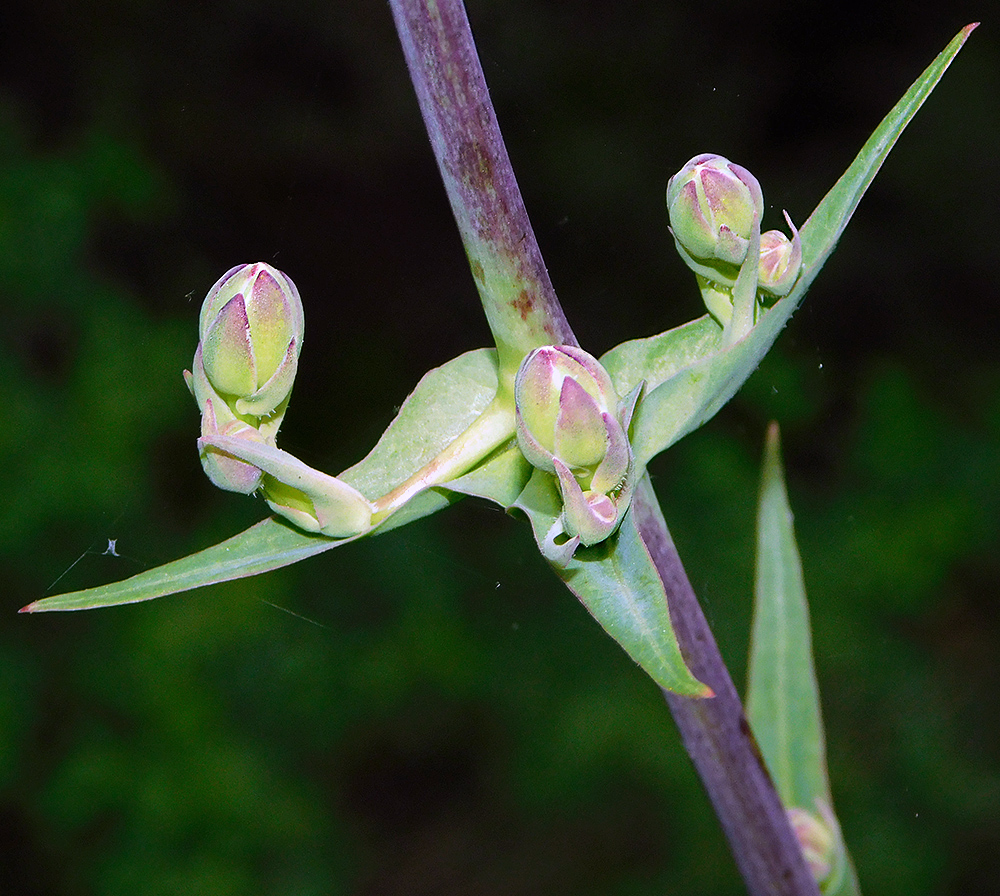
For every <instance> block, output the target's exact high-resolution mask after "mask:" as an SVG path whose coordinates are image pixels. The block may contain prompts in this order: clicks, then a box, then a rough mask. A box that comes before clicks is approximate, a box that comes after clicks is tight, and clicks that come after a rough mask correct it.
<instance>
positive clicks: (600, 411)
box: [514, 345, 637, 561]
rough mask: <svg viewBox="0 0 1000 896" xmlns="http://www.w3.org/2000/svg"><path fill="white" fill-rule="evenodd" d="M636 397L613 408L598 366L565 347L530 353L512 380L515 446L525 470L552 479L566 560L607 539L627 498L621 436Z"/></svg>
mask: <svg viewBox="0 0 1000 896" xmlns="http://www.w3.org/2000/svg"><path fill="white" fill-rule="evenodd" d="M636 397H637V396H636V395H632V396H629V399H628V400H627V401H625V402H621V403H620V402H619V399H618V395H617V393H616V392H615V388H614V385H613V384H612V382H611V377H610V376H609V375H608V372H607V371H606V370H605V369H604V367H603V366H601V363H600V362H599V361H598V360H597V359H596V358H595V357H593V355H590V354H588V353H587V352H585V351H583V350H582V349H580V348H577V347H575V346H571V345H546V346H542V347H541V348H536V349H535V350H534V351H532V352H530V353H529V354H528V355H527V357H525V359H524V361H522V363H521V367H520V368H519V370H518V372H517V376H516V377H515V379H514V403H515V408H516V414H515V421H516V427H517V443H518V446H519V447H520V449H521V452H522V453H523V454H524V456H525V457H526V458H527V459H528V461H529V462H530V463H531V464H532V465H533V466H535V467H538V468H539V469H541V470H544V471H546V472H548V473H554V474H555V475H556V477H557V481H558V484H559V490H560V493H561V494H562V498H563V513H562V516H561V518H560V521H559V525H560V527H561V531H562V532H564V533H565V534H566V535H568V536H569V537H570V547H569V549H568V551H567V556H566V558H565V559H566V560H567V561H568V558H569V556H571V555H572V552H573V550H574V549H575V547H576V545H577V544H583V545H592V544H597V543H598V542H600V541H603V540H604V539H606V538H607V537H608V536H609V535H611V534H612V533H613V532H614V531H615V529H616V528H617V527H618V523H619V522H620V521H621V518H622V516H623V514H624V513H625V510H626V509H627V508H628V505H629V502H630V501H631V497H632V489H633V486H634V482H633V479H634V476H633V464H634V459H633V455H632V448H631V445H630V444H629V441H628V436H627V431H628V424H629V421H630V419H631V414H632V409H633V408H634V406H635V399H636Z"/></svg>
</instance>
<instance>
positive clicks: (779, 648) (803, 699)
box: [746, 424, 858, 896]
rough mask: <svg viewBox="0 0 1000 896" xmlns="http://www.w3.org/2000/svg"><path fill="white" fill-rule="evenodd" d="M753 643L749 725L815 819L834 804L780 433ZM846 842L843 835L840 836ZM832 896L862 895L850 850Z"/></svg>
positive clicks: (766, 486) (764, 514) (765, 488)
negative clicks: (821, 811) (814, 815)
mask: <svg viewBox="0 0 1000 896" xmlns="http://www.w3.org/2000/svg"><path fill="white" fill-rule="evenodd" d="M754 596H755V603H754V620H753V631H752V633H751V640H750V666H749V672H748V685H747V701H746V709H747V718H748V719H749V721H750V725H751V727H752V728H753V731H754V735H755V737H756V739H757V744H758V746H759V747H760V751H761V753H762V755H763V756H764V761H765V763H766V764H767V769H768V771H769V772H770V773H771V777H772V779H773V780H774V784H775V787H776V789H777V791H778V795H779V796H780V797H781V801H782V803H783V804H784V805H785V807H786V808H790V807H797V808H800V809H804V810H806V811H808V812H813V813H815V812H816V811H817V806H819V805H823V806H826V807H829V809H830V811H831V812H832V807H833V799H832V796H831V793H830V782H829V776H828V772H827V764H826V740H825V736H824V734H823V720H822V713H821V710H820V698H819V685H818V684H817V680H816V670H815V667H814V664H813V652H812V633H811V628H810V623H809V607H808V604H807V602H806V592H805V584H804V581H803V577H802V563H801V560H800V557H799V552H798V548H797V546H796V543H795V531H794V526H793V518H792V510H791V507H790V506H789V503H788V493H787V490H786V488H785V480H784V473H783V470H782V464H781V456H780V447H779V438H778V428H777V425H775V424H772V425H771V428H770V429H769V431H768V434H767V442H766V446H765V451H764V464H763V472H762V474H761V488H760V501H759V506H758V510H757V574H756V581H755V587H754ZM835 836H836V839H837V840H838V841H839V840H840V832H839V830H837V831H836V832H835ZM838 848H839V850H840V862H839V865H840V872H841V873H840V874H837V875H834V878H833V879H831V881H830V886H829V888H827V887H824V890H823V891H824V893H825V894H827V896H831V894H840V896H849V894H857V893H858V887H857V879H856V877H855V874H854V870H853V866H852V864H851V862H850V858H849V856H848V855H847V851H846V847H844V845H843V843H842V842H840V843H839V844H838Z"/></svg>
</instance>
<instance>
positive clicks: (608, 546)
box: [514, 470, 712, 697]
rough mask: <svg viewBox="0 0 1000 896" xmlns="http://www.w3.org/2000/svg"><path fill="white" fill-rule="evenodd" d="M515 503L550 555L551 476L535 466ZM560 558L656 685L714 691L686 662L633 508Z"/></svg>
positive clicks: (563, 570)
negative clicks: (610, 531)
mask: <svg viewBox="0 0 1000 896" xmlns="http://www.w3.org/2000/svg"><path fill="white" fill-rule="evenodd" d="M644 486H645V487H650V486H649V485H648V482H646V483H644ZM514 507H515V508H517V509H518V510H521V511H523V512H524V513H525V514H527V516H528V519H529V520H530V522H531V528H532V530H533V531H534V534H535V540H536V541H537V542H538V546H539V549H540V550H541V551H542V553H543V554H546V555H547V556H548V557H550V559H551V558H552V556H553V553H554V551H553V547H554V546H552V545H547V544H546V539H547V538H548V537H549V533H550V532H551V531H552V530H553V526H554V525H555V523H556V520H557V519H558V517H559V515H560V514H561V513H562V500H561V498H560V495H559V491H558V489H557V488H556V484H555V477H553V476H552V475H550V474H548V473H545V472H543V471H541V470H535V471H534V473H533V475H532V477H531V479H530V481H529V482H528V484H527V486H526V487H525V489H524V491H523V492H522V493H521V495H520V496H519V497H518V499H517V501H516V502H515V504H514ZM563 559H564V560H565V565H563V564H562V563H560V562H554V563H553V564H552V565H553V569H555V571H556V573H557V574H558V575H559V577H560V578H561V579H562V580H563V581H564V582H565V583H566V585H567V587H568V588H569V589H570V591H572V592H573V593H574V594H575V595H576V596H577V597H578V598H579V599H580V601H581V602H582V603H583V605H584V606H585V607H586V608H587V609H588V610H589V611H590V613H591V615H592V616H593V617H594V618H595V619H596V620H597V621H598V622H599V623H600V624H601V626H602V627H603V628H604V630H605V631H606V632H607V633H608V634H609V635H611V637H612V638H614V639H615V640H616V641H617V642H618V643H619V644H620V645H621V646H622V647H624V648H625V650H626V652H627V653H628V655H629V656H631V657H632V659H633V660H635V661H636V662H637V663H638V664H639V665H640V666H641V667H642V668H643V669H644V670H645V671H646V672H647V673H648V674H649V676H650V677H651V678H652V679H653V680H654V681H655V682H656V683H657V684H658V685H660V686H661V687H664V688H666V689H667V690H670V691H673V692H674V693H676V694H682V695H684V696H688V697H711V696H712V691H711V690H710V689H709V688H707V687H706V686H705V685H704V684H702V683H701V682H700V681H698V679H696V678H695V677H694V676H693V675H692V674H691V672H690V671H689V670H688V668H687V665H686V664H685V662H684V657H683V656H682V655H681V651H680V647H679V646H678V644H677V637H676V636H675V634H674V629H673V625H672V624H671V621H670V611H669V608H668V606H667V595H666V592H665V591H664V589H663V582H662V581H661V580H660V576H659V574H658V573H657V571H656V567H655V565H654V564H653V561H652V559H651V558H650V556H649V552H648V551H647V549H646V546H645V544H643V541H642V538H641V537H640V536H639V533H638V531H637V529H636V527H635V523H634V521H633V519H632V514H631V513H626V514H625V518H624V519H623V520H622V523H621V525H620V526H619V528H618V531H617V532H616V533H615V534H614V535H612V536H611V537H610V538H608V539H607V540H606V541H603V542H601V543H600V544H597V545H594V546H593V547H589V548H584V547H577V548H576V550H575V552H570V556H566V557H564V558H563Z"/></svg>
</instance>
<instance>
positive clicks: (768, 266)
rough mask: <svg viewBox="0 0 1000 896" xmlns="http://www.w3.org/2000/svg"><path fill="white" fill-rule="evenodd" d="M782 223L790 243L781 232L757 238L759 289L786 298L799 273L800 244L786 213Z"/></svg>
mask: <svg viewBox="0 0 1000 896" xmlns="http://www.w3.org/2000/svg"><path fill="white" fill-rule="evenodd" d="M785 220H786V221H787V222H788V226H789V227H790V228H791V231H792V238H791V239H789V238H788V237H787V236H785V235H784V234H783V233H782V232H781V231H780V230H769V231H767V233H762V234H761V235H760V275H759V279H758V281H757V285H758V288H759V289H762V290H764V292H768V293H770V294H771V295H773V296H778V297H779V298H780V297H782V296H787V295H788V294H789V293H790V292H791V291H792V287H793V286H794V285H795V281H796V280H797V279H798V277H799V271H800V270H801V269H802V240H801V238H800V237H799V232H798V230H796V229H795V225H794V224H793V223H792V219H791V218H790V217H789V216H788V212H785Z"/></svg>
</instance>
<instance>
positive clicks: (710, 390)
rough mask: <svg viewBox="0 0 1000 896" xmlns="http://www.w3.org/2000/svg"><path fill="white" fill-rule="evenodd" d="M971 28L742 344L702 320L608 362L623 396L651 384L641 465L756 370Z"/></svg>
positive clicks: (639, 412) (811, 229)
mask: <svg viewBox="0 0 1000 896" xmlns="http://www.w3.org/2000/svg"><path fill="white" fill-rule="evenodd" d="M974 27H975V25H969V26H967V27H966V28H963V29H962V31H961V32H959V34H958V35H957V36H956V37H955V39H954V40H952V42H951V43H950V44H948V46H947V47H946V48H945V49H944V50H943V51H942V52H941V54H940V55H939V56H938V57H937V58H936V59H935V60H934V62H933V63H931V65H930V66H928V68H927V69H926V70H925V71H924V72H923V74H922V75H921V76H920V77H919V78H918V79H917V80H916V81H915V82H914V84H913V85H912V86H911V87H910V89H909V90H908V91H907V92H906V94H905V95H904V96H903V98H902V99H901V100H900V101H899V102H898V103H897V104H896V105H895V106H894V107H893V109H892V111H891V112H890V113H889V114H888V115H887V116H886V117H885V119H883V121H882V123H881V124H880V125H879V126H878V128H876V130H875V133H874V134H872V136H871V138H870V139H869V140H868V142H867V143H865V145H864V146H863V147H862V149H861V152H859V153H858V155H857V157H856V158H855V159H854V161H853V162H852V163H851V166H850V167H849V168H848V169H847V171H846V172H845V173H844V175H843V176H842V177H841V178H840V180H838V181H837V183H836V184H835V185H834V187H833V189H831V190H830V192H829V193H827V195H826V196H825V197H824V198H823V201H822V202H820V204H819V205H818V206H817V207H816V209H815V210H814V211H813V213H812V215H810V216H809V220H808V221H807V222H806V223H805V225H804V226H803V227H802V231H801V234H802V273H801V275H800V277H799V280H798V283H797V284H796V286H795V288H794V289H793V290H792V292H791V293H789V295H787V296H786V297H785V298H783V299H781V300H780V301H778V302H777V303H775V305H774V307H772V308H771V309H769V310H768V311H766V312H765V313H764V314H763V315H762V316H761V318H760V319H759V321H758V323H757V324H756V326H755V327H754V328H753V329H752V330H751V331H750V333H749V334H747V336H745V337H744V338H743V339H742V340H740V341H738V342H736V343H735V344H734V345H733V346H732V347H731V348H728V349H724V350H720V351H713V349H714V344H713V342H712V340H711V333H710V330H709V329H708V328H709V324H710V323H711V321H710V320H709V321H706V319H705V318H701V319H700V320H698V321H694V322H693V323H691V324H688V325H686V326H685V327H679V328H677V329H676V330H671V331H669V332H668V333H664V334H661V336H659V337H653V338H652V339H651V340H638V341H636V342H634V343H625V344H624V345H623V346H619V347H618V348H616V349H613V350H612V351H611V352H609V353H608V354H607V355H605V359H604V361H605V364H606V366H608V369H609V371H612V378H613V379H615V384H616V387H619V380H621V384H620V389H624V390H626V391H627V389H628V388H630V387H631V386H633V385H635V383H636V382H638V381H639V380H640V379H647V380H648V383H647V388H646V395H645V398H644V399H643V400H642V401H641V402H640V404H639V407H638V408H637V409H636V415H635V420H634V422H633V424H632V427H633V429H632V432H633V435H632V445H633V448H634V449H635V454H636V461H637V462H638V463H639V464H640V465H644V464H645V463H647V462H648V461H649V459H650V458H652V457H654V456H655V455H657V454H659V453H660V452H661V451H663V450H664V449H666V448H668V447H670V445H672V444H673V443H674V442H676V441H677V440H678V439H680V438H682V437H683V436H685V435H687V434H688V433H689V432H692V431H693V430H695V429H697V428H698V427H699V426H701V425H702V424H703V423H705V422H707V421H708V420H710V419H711V418H712V417H713V416H714V415H715V413H716V412H717V411H718V410H719V409H720V408H721V407H722V406H723V405H724V404H725V403H726V402H727V401H729V399H730V398H732V397H733V395H735V394H736V392H737V390H739V388H740V387H741V386H742V385H743V383H744V382H745V381H746V380H747V378H748V377H749V376H750V374H751V373H753V372H754V370H756V369H757V365H758V364H759V363H760V361H761V359H762V358H763V357H764V355H765V354H766V353H767V352H768V350H769V349H770V348H771V345H772V344H773V343H774V341H775V339H777V337H778V334H779V333H780V332H781V330H782V328H783V327H784V326H785V324H786V323H787V322H788V319H789V318H790V317H791V315H792V312H794V311H795V309H796V307H798V304H799V303H800V302H801V301H802V297H803V296H804V295H805V293H806V291H807V290H808V289H809V286H810V285H811V284H812V282H813V280H814V279H815V277H816V275H817V274H818V273H819V270H820V268H822V266H823V263H824V262H825V261H826V259H827V258H828V257H829V255H830V253H831V252H832V251H833V249H834V246H835V245H836V243H837V240H838V239H839V238H840V235H841V233H843V231H844V228H845V227H846V226H847V222H848V221H849V220H850V219H851V216H852V215H853V214H854V210H855V209H856V208H857V207H858V203H859V202H860V201H861V197H862V196H863V195H864V193H865V191H866V190H867V189H868V187H869V186H870V184H871V182H872V180H873V179H874V177H875V175H876V174H877V173H878V170H879V168H881V166H882V163H883V162H884V161H885V159H886V157H887V156H888V154H889V150H891V149H892V147H893V145H895V143H896V141H897V140H898V139H899V136H900V134H901V133H902V132H903V129H904V128H905V127H906V125H907V124H909V122H910V120H911V119H912V118H913V116H914V115H915V114H916V112H917V110H918V109H919V108H920V106H921V105H922V104H923V102H924V100H925V99H927V97H928V96H929V95H930V92H931V91H932V90H933V89H934V87H935V85H936V84H937V82H938V81H939V80H940V79H941V76H942V75H943V74H944V73H945V70H946V69H947V68H948V66H949V65H950V64H951V61H952V59H954V57H955V54H956V53H958V51H959V50H960V49H961V48H962V45H963V44H964V43H965V40H966V39H967V38H968V36H969V34H970V33H971V31H972V29H973V28H974ZM699 339H703V340H704V341H703V342H699ZM699 346H703V347H704V348H705V350H706V351H708V352H709V353H708V354H707V355H705V356H703V357H701V358H700V360H695V361H694V362H693V363H692V362H691V357H692V353H693V352H695V351H697V349H698V348H699ZM644 352H645V354H644ZM644 365H645V366H644ZM665 374H666V375H665ZM622 394H624V393H622Z"/></svg>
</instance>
